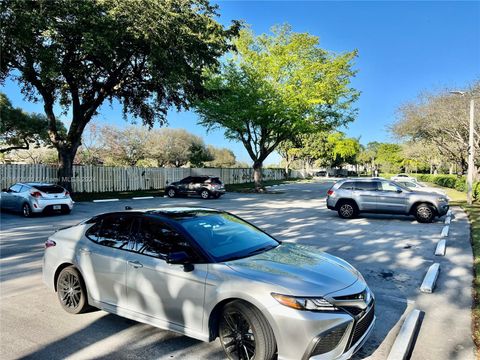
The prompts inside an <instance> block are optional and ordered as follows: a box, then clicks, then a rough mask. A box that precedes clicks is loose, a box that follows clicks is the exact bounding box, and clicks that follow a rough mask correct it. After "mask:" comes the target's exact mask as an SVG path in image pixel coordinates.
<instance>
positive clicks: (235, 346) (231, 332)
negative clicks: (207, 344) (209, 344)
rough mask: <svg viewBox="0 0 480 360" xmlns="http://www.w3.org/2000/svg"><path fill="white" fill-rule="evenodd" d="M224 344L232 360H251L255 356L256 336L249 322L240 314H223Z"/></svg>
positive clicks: (232, 312)
mask: <svg viewBox="0 0 480 360" xmlns="http://www.w3.org/2000/svg"><path fill="white" fill-rule="evenodd" d="M222 322H223V323H224V324H225V325H226V326H224V328H223V334H222V342H223V346H224V349H225V352H226V353H227V355H228V357H229V358H230V359H238V360H250V359H252V358H253V357H254V356H255V336H254V334H253V331H252V328H251V326H250V324H249V323H248V321H247V320H246V319H245V317H243V315H242V314H240V313H239V312H235V311H231V312H228V313H224V314H223V319H222Z"/></svg>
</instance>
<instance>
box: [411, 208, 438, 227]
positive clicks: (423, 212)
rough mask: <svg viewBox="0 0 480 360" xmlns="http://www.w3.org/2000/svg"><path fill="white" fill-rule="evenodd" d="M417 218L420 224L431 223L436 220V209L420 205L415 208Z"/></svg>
mask: <svg viewBox="0 0 480 360" xmlns="http://www.w3.org/2000/svg"><path fill="white" fill-rule="evenodd" d="M415 218H416V219H417V221H418V222H419V223H431V222H432V221H433V219H434V218H435V208H434V207H433V206H432V205H429V204H420V205H418V206H417V207H416V208H415Z"/></svg>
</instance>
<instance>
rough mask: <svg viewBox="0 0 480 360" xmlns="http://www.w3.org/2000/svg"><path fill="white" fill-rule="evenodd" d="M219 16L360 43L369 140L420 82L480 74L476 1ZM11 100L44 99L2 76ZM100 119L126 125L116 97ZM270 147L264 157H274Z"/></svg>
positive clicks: (338, 47) (242, 155)
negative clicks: (30, 95)
mask: <svg viewBox="0 0 480 360" xmlns="http://www.w3.org/2000/svg"><path fill="white" fill-rule="evenodd" d="M218 4H219V5H220V13H221V17H220V21H221V22H222V23H224V24H229V23H230V20H232V19H242V20H244V21H245V22H246V23H247V24H250V26H251V27H252V29H253V31H254V32H255V33H263V32H268V31H269V29H270V27H271V26H272V25H274V24H281V23H289V24H291V25H292V27H293V30H294V31H296V32H309V33H311V34H314V35H317V36H319V37H320V46H321V47H322V48H325V49H328V50H331V51H335V52H346V51H351V50H353V49H358V51H359V56H358V58H357V60H356V63H355V68H356V69H357V70H358V74H357V76H356V78H355V79H354V80H353V86H354V87H355V88H357V89H358V90H360V91H361V93H362V94H361V96H360V99H359V101H358V102H357V104H356V105H357V107H358V108H359V115H358V118H357V120H356V121H355V122H353V123H351V124H350V125H349V126H348V128H346V129H342V130H343V131H345V132H346V133H347V134H348V135H349V136H354V137H360V141H361V142H362V143H363V144H366V143H368V142H369V141H392V139H391V138H390V136H389V133H388V130H387V125H388V124H390V123H391V122H392V121H393V120H394V119H395V111H396V109H397V108H398V106H399V105H401V104H402V103H404V102H406V101H409V100H411V99H413V98H415V96H416V95H417V94H418V93H420V92H422V91H425V90H439V89H442V88H444V87H450V88H453V87H455V88H459V89H461V88H462V87H464V86H465V85H466V84H468V83H471V82H472V81H473V80H475V79H480V2H477V1H471V2H460V1H455V2H446V1H439V2H433V1H422V2H408V1H402V2H391V1H385V2H380V1H377V2H363V1H354V2H321V1H306V2H301V1H218ZM2 91H3V92H5V93H7V95H8V97H9V98H10V99H11V101H12V103H13V104H14V106H18V107H22V108H24V109H25V110H26V111H35V112H42V111H43V106H42V104H31V103H28V102H25V101H24V100H23V97H22V95H21V94H20V91H19V88H18V86H17V85H16V84H15V83H13V82H11V81H7V82H6V83H5V86H4V87H3V89H2ZM168 119H169V126H170V127H175V128H186V129H187V130H188V131H191V132H193V133H195V134H197V135H200V136H202V137H203V138H204V140H205V142H206V143H208V144H213V145H215V146H223V147H228V148H230V149H232V150H233V151H234V153H235V154H236V156H237V159H238V160H241V161H247V162H250V159H249V157H248V155H247V153H246V151H245V150H244V149H243V146H242V145H241V144H238V143H233V142H229V141H227V140H225V138H224V136H223V132H222V131H215V132H211V133H208V134H207V133H206V131H205V129H204V128H202V127H201V126H198V125H197V124H196V121H197V117H196V115H195V114H194V113H191V112H182V113H176V112H174V111H172V112H170V114H169V117H168ZM96 121H97V122H98V123H113V124H116V125H118V126H127V125H128V122H125V121H124V120H123V119H122V116H121V109H120V106H119V105H118V104H114V105H113V107H111V106H110V105H104V106H103V107H102V108H101V112H100V115H99V116H98V118H97V120H96ZM279 161H280V158H279V156H278V155H276V154H273V155H271V156H270V157H269V158H268V159H267V161H266V164H268V163H278V162H279Z"/></svg>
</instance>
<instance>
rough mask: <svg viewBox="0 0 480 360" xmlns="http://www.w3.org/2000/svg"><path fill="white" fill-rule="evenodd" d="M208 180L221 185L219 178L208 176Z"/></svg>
mask: <svg viewBox="0 0 480 360" xmlns="http://www.w3.org/2000/svg"><path fill="white" fill-rule="evenodd" d="M209 182H211V183H212V184H218V185H222V180H220V179H219V178H210V180H209Z"/></svg>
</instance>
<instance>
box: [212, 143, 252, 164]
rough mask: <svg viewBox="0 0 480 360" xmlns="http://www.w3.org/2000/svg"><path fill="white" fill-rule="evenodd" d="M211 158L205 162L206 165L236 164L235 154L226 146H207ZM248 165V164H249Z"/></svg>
mask: <svg viewBox="0 0 480 360" xmlns="http://www.w3.org/2000/svg"><path fill="white" fill-rule="evenodd" d="M207 150H208V152H209V154H210V157H211V159H210V160H209V161H207V162H206V163H205V166H206V167H224V168H228V167H233V166H235V164H236V162H237V161H236V158H235V154H234V153H233V151H232V150H229V149H226V148H217V147H215V146H212V145H208V146H207ZM247 167H248V166H247Z"/></svg>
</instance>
